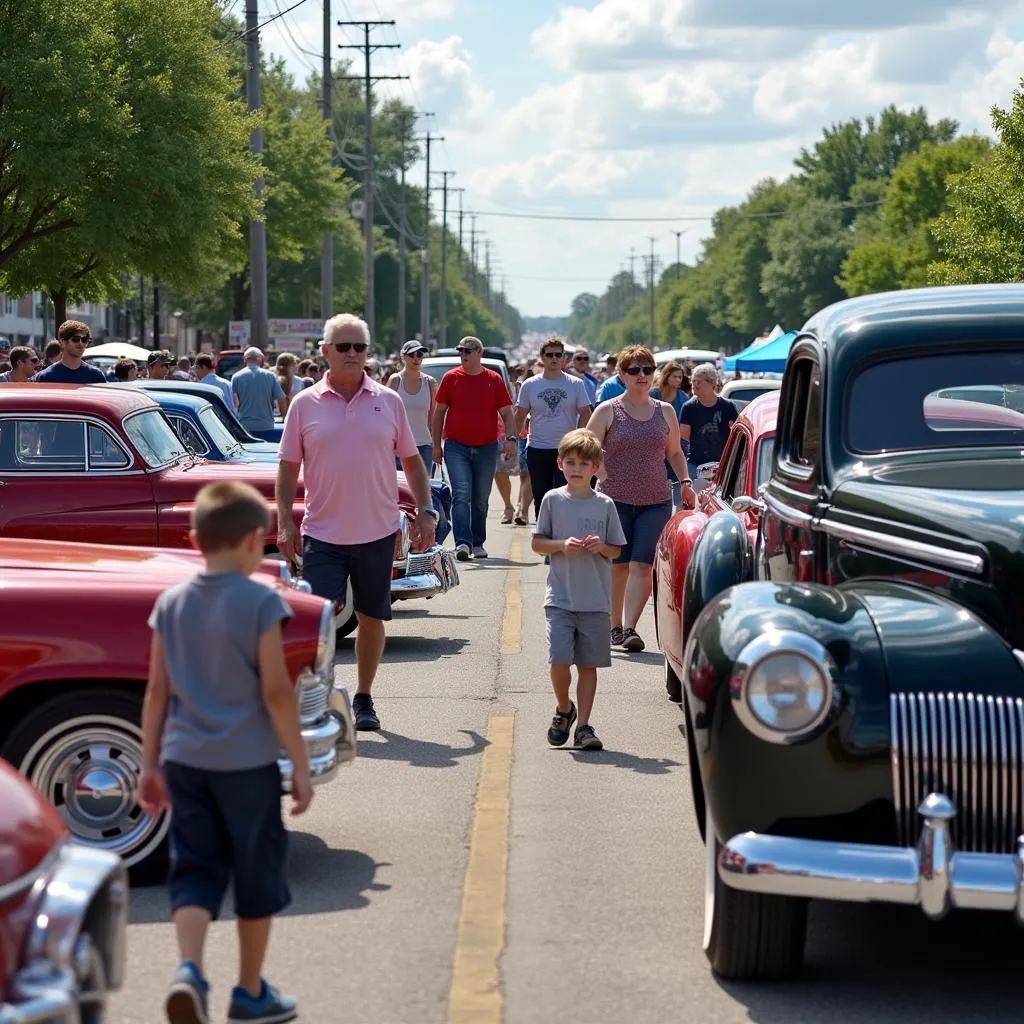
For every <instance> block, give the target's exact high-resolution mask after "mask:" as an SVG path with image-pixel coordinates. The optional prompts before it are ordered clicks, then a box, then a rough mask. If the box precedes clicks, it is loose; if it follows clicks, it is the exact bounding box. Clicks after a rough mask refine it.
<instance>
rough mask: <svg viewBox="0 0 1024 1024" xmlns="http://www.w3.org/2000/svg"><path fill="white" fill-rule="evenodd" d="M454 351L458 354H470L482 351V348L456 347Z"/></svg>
mask: <svg viewBox="0 0 1024 1024" xmlns="http://www.w3.org/2000/svg"><path fill="white" fill-rule="evenodd" d="M455 351H456V352H458V353H459V355H460V356H471V355H473V354H474V353H475V352H482V351H483V349H480V348H457V349H456V350H455Z"/></svg>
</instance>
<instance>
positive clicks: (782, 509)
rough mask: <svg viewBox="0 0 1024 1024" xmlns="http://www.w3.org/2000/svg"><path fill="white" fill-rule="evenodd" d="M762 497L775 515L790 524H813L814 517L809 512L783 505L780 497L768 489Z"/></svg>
mask: <svg viewBox="0 0 1024 1024" xmlns="http://www.w3.org/2000/svg"><path fill="white" fill-rule="evenodd" d="M762 497H763V498H764V503H765V505H767V506H768V508H769V510H770V511H772V512H774V513H775V515H777V516H778V517H779V518H780V519H781V520H782V521H783V522H784V523H786V524H788V525H789V526H801V527H803V526H807V527H809V526H813V524H814V519H813V517H812V516H810V515H809V514H808V513H807V512H800V511H798V510H797V509H795V508H790V507H789V506H788V505H783V503H782V502H781V501H779V499H778V498H776V497H774V496H773V495H772V494H769V493H768V491H767V490H766V491H765V492H764V494H763V495H762Z"/></svg>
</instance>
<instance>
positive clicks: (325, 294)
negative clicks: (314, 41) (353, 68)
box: [320, 0, 334, 320]
mask: <svg viewBox="0 0 1024 1024" xmlns="http://www.w3.org/2000/svg"><path fill="white" fill-rule="evenodd" d="M323 4H324V52H323V69H322V73H321V78H322V79H323V80H322V82H321V86H322V91H321V105H322V106H323V110H322V111H321V113H322V114H323V119H324V124H325V125H326V128H327V138H328V140H329V141H330V144H331V166H332V167H333V166H334V97H333V92H334V83H333V81H332V80H331V0H323ZM333 313H334V233H333V232H332V231H325V232H324V235H323V246H322V253H321V256H320V317H321V319H323V320H326V319H327V318H328V317H330V316H331V315H332V314H333Z"/></svg>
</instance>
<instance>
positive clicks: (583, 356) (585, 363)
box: [570, 348, 601, 408]
mask: <svg viewBox="0 0 1024 1024" xmlns="http://www.w3.org/2000/svg"><path fill="white" fill-rule="evenodd" d="M570 372H572V373H575V374H576V376H577V377H579V378H580V380H582V381H583V386H584V387H585V388H586V389H587V397H588V398H589V399H590V405H591V408H593V406H595V405H597V389H598V388H599V387H600V386H601V385H600V383H599V381H598V379H597V378H596V377H595V376H594V375H593V374H592V373H591V372H590V353H589V352H588V351H587V350H586V349H585V348H578V349H576V351H575V352H573V354H572V370H571V371H570Z"/></svg>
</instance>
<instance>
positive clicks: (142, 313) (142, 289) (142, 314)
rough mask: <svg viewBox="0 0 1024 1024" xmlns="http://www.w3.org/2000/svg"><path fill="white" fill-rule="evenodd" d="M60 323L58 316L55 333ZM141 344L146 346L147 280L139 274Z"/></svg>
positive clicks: (54, 323)
mask: <svg viewBox="0 0 1024 1024" xmlns="http://www.w3.org/2000/svg"><path fill="white" fill-rule="evenodd" d="M58 326H59V325H58V323H57V320H56V317H54V322H53V333H54V334H56V333H57V327H58ZM139 346H140V347H141V348H145V347H146V282H145V280H144V279H143V277H142V275H141V274H139Z"/></svg>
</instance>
